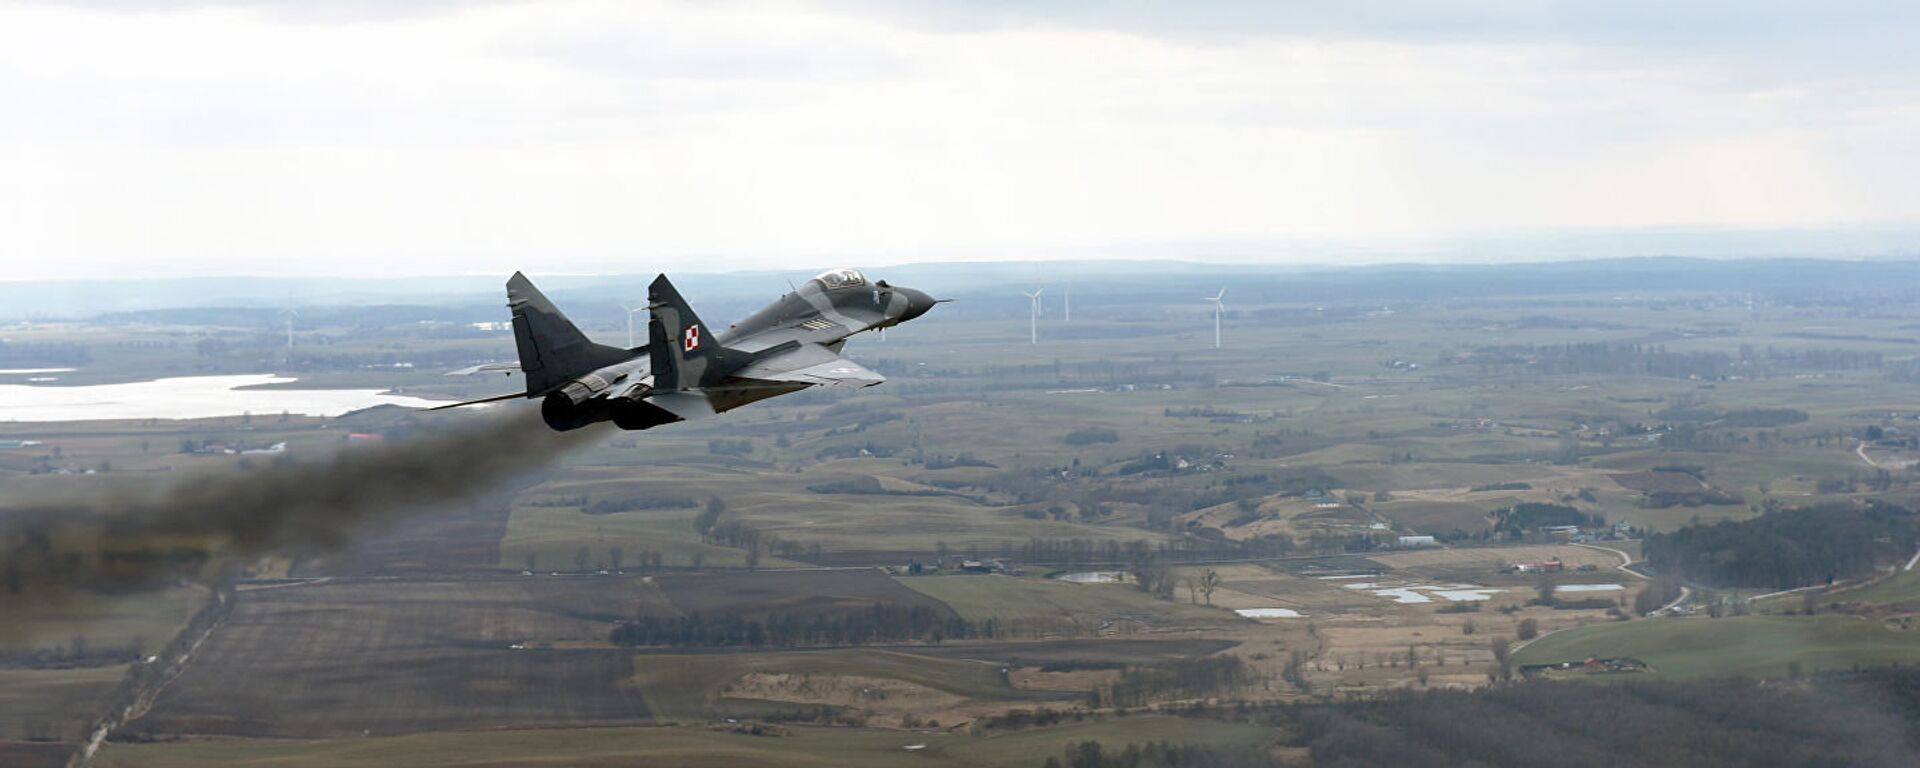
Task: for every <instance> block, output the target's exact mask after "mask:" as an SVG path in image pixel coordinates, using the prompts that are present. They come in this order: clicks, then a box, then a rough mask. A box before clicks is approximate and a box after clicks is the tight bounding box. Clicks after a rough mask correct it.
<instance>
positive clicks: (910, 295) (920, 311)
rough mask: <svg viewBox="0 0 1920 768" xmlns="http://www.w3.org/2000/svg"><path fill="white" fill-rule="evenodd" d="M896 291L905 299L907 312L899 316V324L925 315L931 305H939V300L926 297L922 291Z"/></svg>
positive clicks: (907, 289) (906, 289)
mask: <svg viewBox="0 0 1920 768" xmlns="http://www.w3.org/2000/svg"><path fill="white" fill-rule="evenodd" d="M896 290H898V291H900V293H901V295H903V296H906V297H907V310H906V311H905V312H902V313H901V314H900V322H903V323H904V322H906V321H908V320H912V319H914V318H916V317H919V316H921V315H924V314H926V313H927V310H929V309H933V305H935V304H938V303H940V300H939V299H935V298H934V297H932V296H928V295H927V294H926V293H925V292H924V291H916V290H914V289H912V288H899V289H896Z"/></svg>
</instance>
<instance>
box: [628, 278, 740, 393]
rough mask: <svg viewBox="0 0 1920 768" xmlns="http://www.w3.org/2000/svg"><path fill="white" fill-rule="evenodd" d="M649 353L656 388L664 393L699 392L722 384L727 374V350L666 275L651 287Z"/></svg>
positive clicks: (655, 279)
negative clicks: (694, 390)
mask: <svg viewBox="0 0 1920 768" xmlns="http://www.w3.org/2000/svg"><path fill="white" fill-rule="evenodd" d="M647 309H648V310H649V311H650V314H651V316H652V317H651V319H650V320H649V321H648V322H647V352H648V354H649V355H650V357H649V362H650V363H651V364H652V370H653V387H654V389H660V390H685V389H698V388H700V387H704V386H708V385H710V384H713V383H714V382H716V381H719V380H720V377H721V375H722V374H724V373H725V370H723V368H724V367H725V366H724V364H723V361H722V359H723V358H725V357H727V356H728V353H729V352H730V350H726V349H723V348H722V347H721V346H720V343H719V341H718V340H716V339H715V338H714V337H713V334H712V333H711V332H709V331H708V329H707V324H706V323H703V322H700V316H699V315H696V314H694V313H693V308H692V307H690V306H687V300H686V299H684V298H681V297H680V291H678V290H676V289H674V287H673V283H672V282H670V281H668V280H667V276H666V275H661V276H659V277H656V278H654V280H653V284H652V285H649V286H647Z"/></svg>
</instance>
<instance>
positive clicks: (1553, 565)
mask: <svg viewBox="0 0 1920 768" xmlns="http://www.w3.org/2000/svg"><path fill="white" fill-rule="evenodd" d="M1513 569H1514V570H1516V571H1519V572H1521V573H1559V572H1561V571H1564V570H1566V569H1567V564H1566V563H1563V562H1560V561H1559V560H1548V561H1546V562H1544V563H1521V564H1519V565H1516V566H1514V567H1513Z"/></svg>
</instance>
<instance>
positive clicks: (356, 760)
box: [95, 716, 1278, 768]
mask: <svg viewBox="0 0 1920 768" xmlns="http://www.w3.org/2000/svg"><path fill="white" fill-rule="evenodd" d="M790 730H791V733H792V735H790V736H748V735H743V734H736V733H728V732H724V731H720V730H702V729H692V728H593V729H568V730H528V731H478V732H466V733H431V734H419V735H414V736H397V737H383V738H371V739H342V740H335V741H300V740H228V739H206V740H202V739H195V740H189V741H183V742H178V743H172V744H124V745H123V744H114V745H111V746H109V747H107V748H106V749H105V750H103V751H102V752H101V753H100V757H99V759H98V760H97V761H96V762H95V765H99V766H103V768H105V767H107V766H114V767H125V768H132V767H133V766H141V767H142V768H176V767H178V768H188V767H194V768H198V767H200V766H241V765H245V766H262V767H264V768H307V767H308V766H313V767H315V768H318V767H319V766H328V767H329V768H357V767H359V766H368V767H371V766H389V765H409V766H419V767H420V768H482V767H486V766H501V765H508V764H511V765H529V766H541V765H550V766H630V765H646V766H662V767H663V768H671V767H673V766H688V767H689V768H702V767H704V766H715V765H726V766H768V767H769V768H779V767H782V766H821V767H822V768H829V767H838V766H849V767H856V768H857V767H860V766H893V765H930V766H956V767H959V766H973V767H977V768H998V767H1000V766H1005V767H1006V768H1033V766H1037V765H1039V764H1040V763H1041V762H1043V761H1044V760H1045V759H1046V758H1047V757H1049V756H1055V755H1060V754H1061V751H1062V750H1063V749H1064V748H1065V747H1066V745H1067V744H1070V743H1073V742H1078V741H1090V740H1091V741H1099V742H1101V743H1103V744H1106V745H1109V746H1113V747H1122V746H1124V745H1126V744H1129V743H1146V742H1150V741H1169V742H1174V743H1205V744H1212V745H1216V746H1226V747H1257V746H1259V745H1262V744H1267V743H1271V742H1273V741H1275V740H1276V739H1277V736H1278V733H1277V732H1276V731H1275V730H1274V729H1272V728H1269V727H1263V726H1257V725H1242V724H1234V723H1222V722H1217V721H1212V720H1189V719H1180V718H1173V717H1166V716H1136V717H1127V718H1113V719H1107V720H1101V721H1089V722H1082V723H1074V724H1070V725H1064V726H1061V727H1057V728H1045V729H1033V730H1025V731H1012V732H1006V733H992V734H989V735H985V736H969V735H962V734H953V733H943V732H913V731H889V730H878V729H854V728H822V727H807V726H795V727H792V728H791V729H790ZM915 744H924V745H926V747H925V749H923V750H918V751H907V750H905V749H903V747H906V746H909V745H915ZM509 756H510V757H509Z"/></svg>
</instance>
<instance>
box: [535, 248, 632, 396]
mask: <svg viewBox="0 0 1920 768" xmlns="http://www.w3.org/2000/svg"><path fill="white" fill-rule="evenodd" d="M507 306H508V308H510V309H512V310H513V340H514V343H515V344H516V345H517V346H518V347H519V348H520V371H521V372H522V373H524V374H526V377H527V397H539V396H541V395H544V394H546V393H548V392H551V391H553V390H555V389H558V388H559V387H561V386H562V385H565V384H566V383H567V382H569V381H572V380H574V379H576V378H579V377H581V376H583V375H586V374H588V373H592V372H593V371H596V370H599V369H601V368H605V367H607V366H609V365H613V364H614V363H618V362H620V361H622V360H625V359H627V358H629V357H632V354H631V353H629V352H628V351H627V350H624V349H621V348H619V347H610V346H607V345H605V344H595V343H593V341H591V340H589V339H588V338H587V335H586V334H584V333H581V332H580V329H579V328H576V327H574V325H573V321H572V320H568V319H567V316H566V315H563V314H561V313H560V310H559V309H558V308H556V307H554V306H553V302H551V301H548V300H547V297H546V295H545V294H542V293H540V289H538V288H535V287H533V281H531V280H528V279H527V276H526V275H523V274H521V273H519V272H515V273H513V277H512V278H509V279H508V280H507Z"/></svg>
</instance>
